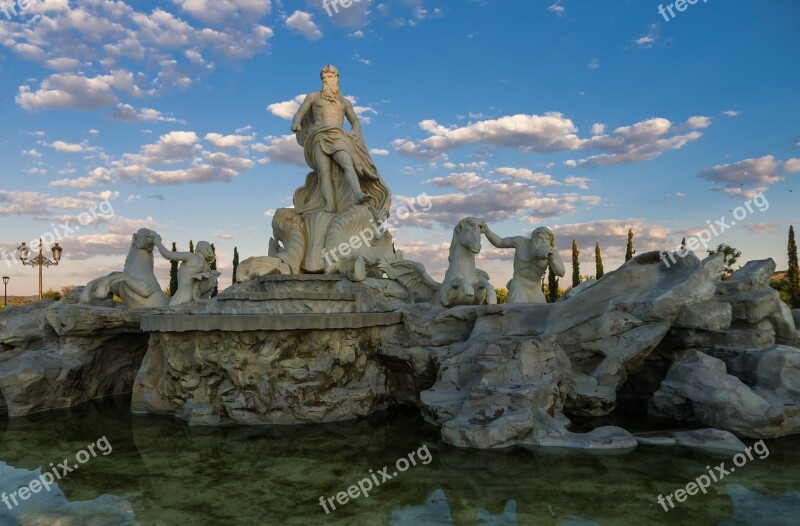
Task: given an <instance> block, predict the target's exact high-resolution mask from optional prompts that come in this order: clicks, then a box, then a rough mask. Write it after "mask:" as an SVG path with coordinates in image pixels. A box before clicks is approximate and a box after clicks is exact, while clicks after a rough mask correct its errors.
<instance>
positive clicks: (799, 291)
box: [786, 225, 800, 309]
mask: <svg viewBox="0 0 800 526" xmlns="http://www.w3.org/2000/svg"><path fill="white" fill-rule="evenodd" d="M788 252H789V270H788V272H786V279H787V281H789V297H790V298H791V300H792V308H795V309H800V266H798V263H797V241H796V240H795V237H794V225H789V245H788Z"/></svg>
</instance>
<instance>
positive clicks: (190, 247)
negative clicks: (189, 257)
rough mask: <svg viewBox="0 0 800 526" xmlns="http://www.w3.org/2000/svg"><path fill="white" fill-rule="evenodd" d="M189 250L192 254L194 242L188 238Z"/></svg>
mask: <svg viewBox="0 0 800 526" xmlns="http://www.w3.org/2000/svg"><path fill="white" fill-rule="evenodd" d="M189 252H191V253H192V254H194V242H193V241H192V240H191V239H190V240H189Z"/></svg>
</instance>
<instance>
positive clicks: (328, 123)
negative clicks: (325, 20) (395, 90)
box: [292, 65, 391, 214]
mask: <svg viewBox="0 0 800 526" xmlns="http://www.w3.org/2000/svg"><path fill="white" fill-rule="evenodd" d="M320 78H321V79H322V90H321V91H317V92H314V93H310V94H309V95H308V96H306V98H305V100H304V101H303V103H302V104H301V105H300V108H299V109H298V110H297V113H296V114H295V116H294V119H293V120H292V131H293V132H295V133H296V134H297V142H298V143H299V144H300V146H302V147H303V150H304V152H305V158H306V163H307V164H308V166H310V167H311V168H312V169H313V170H314V172H312V173H311V174H309V177H308V179H307V180H306V186H304V187H303V188H300V189H299V190H298V191H297V192H296V193H295V208H297V209H298V210H297V212H298V213H300V214H302V213H305V212H313V211H316V210H324V211H325V212H334V213H335V212H343V211H345V210H346V209H348V208H350V207H352V206H353V205H360V204H365V203H366V204H368V205H370V206H372V207H374V208H375V209H377V210H383V209H388V202H389V199H390V198H391V192H390V191H389V189H388V188H387V187H386V185H385V184H384V182H383V180H382V179H381V177H380V175H379V174H378V169H377V168H376V167H375V164H374V163H373V162H372V158H371V157H370V155H369V150H367V147H366V145H365V144H364V137H363V136H362V134H361V123H360V122H359V120H358V116H357V115H356V112H355V109H354V108H353V104H352V103H351V102H350V101H349V100H347V99H346V98H344V97H342V93H341V91H340V89H339V70H337V69H336V68H335V67H334V66H331V65H328V66H325V67H324V68H323V69H322V71H321V72H320ZM345 118H347V121H348V122H349V123H350V126H351V127H352V130H351V132H350V133H347V132H345V131H344V129H343V125H344V119H345Z"/></svg>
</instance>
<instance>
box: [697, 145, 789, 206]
mask: <svg viewBox="0 0 800 526" xmlns="http://www.w3.org/2000/svg"><path fill="white" fill-rule="evenodd" d="M698 177H700V178H703V179H707V180H709V181H714V183H717V184H719V183H722V184H724V186H725V188H719V187H716V188H715V190H716V191H720V190H722V191H724V192H725V193H727V194H728V195H730V196H732V197H742V196H744V197H752V196H754V195H756V194H758V193H759V192H762V191H764V190H766V189H767V187H768V185H771V184H773V183H776V182H778V181H780V180H781V178H780V176H779V175H778V163H777V162H776V161H775V157H773V156H772V155H766V156H764V157H760V158H758V159H745V160H743V161H739V162H736V163H731V164H719V165H717V166H713V167H711V168H708V169H706V170H703V171H702V172H700V174H699V176H698Z"/></svg>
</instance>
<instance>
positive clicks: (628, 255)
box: [625, 228, 636, 261]
mask: <svg viewBox="0 0 800 526" xmlns="http://www.w3.org/2000/svg"><path fill="white" fill-rule="evenodd" d="M635 253H636V251H635V250H633V229H632V228H631V229H628V246H627V247H625V261H629V260H630V259H631V258H632V257H633V255H634V254H635Z"/></svg>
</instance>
